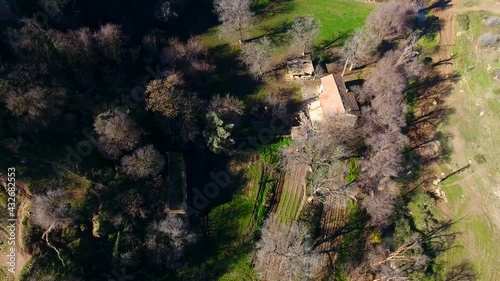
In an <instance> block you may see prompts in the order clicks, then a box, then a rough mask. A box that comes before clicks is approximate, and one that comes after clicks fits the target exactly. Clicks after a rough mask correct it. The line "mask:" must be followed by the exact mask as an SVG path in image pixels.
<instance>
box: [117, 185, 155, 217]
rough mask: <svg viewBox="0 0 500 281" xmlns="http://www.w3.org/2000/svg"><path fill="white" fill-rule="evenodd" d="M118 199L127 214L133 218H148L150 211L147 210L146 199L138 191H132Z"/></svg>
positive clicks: (120, 195)
mask: <svg viewBox="0 0 500 281" xmlns="http://www.w3.org/2000/svg"><path fill="white" fill-rule="evenodd" d="M117 199H118V201H119V203H121V206H123V210H124V211H125V213H126V214H128V215H130V216H131V217H132V218H141V219H144V218H146V216H147V214H148V209H147V208H146V205H145V204H146V203H145V201H144V197H143V196H142V195H141V194H139V192H137V190H134V189H132V190H128V191H126V192H125V193H123V194H119V195H118V196H117Z"/></svg>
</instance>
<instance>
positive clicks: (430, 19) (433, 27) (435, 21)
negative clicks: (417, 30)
mask: <svg viewBox="0 0 500 281" xmlns="http://www.w3.org/2000/svg"><path fill="white" fill-rule="evenodd" d="M442 28H443V20H441V19H440V18H438V17H436V16H434V15H428V16H426V18H425V21H424V24H423V26H422V34H423V36H422V37H423V38H424V39H427V40H432V39H434V38H435V37H436V35H437V34H438V33H439V31H441V29H442Z"/></svg>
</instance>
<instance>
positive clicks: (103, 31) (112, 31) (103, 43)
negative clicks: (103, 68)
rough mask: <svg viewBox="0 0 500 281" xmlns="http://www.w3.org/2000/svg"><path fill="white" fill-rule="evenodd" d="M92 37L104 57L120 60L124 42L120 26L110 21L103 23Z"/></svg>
mask: <svg viewBox="0 0 500 281" xmlns="http://www.w3.org/2000/svg"><path fill="white" fill-rule="evenodd" d="M94 37H95V39H96V41H97V45H98V46H100V50H101V51H102V53H103V55H104V56H105V57H106V58H108V59H112V60H115V61H120V55H121V53H122V52H123V42H124V37H123V34H122V32H121V28H120V26H118V25H115V24H111V23H108V24H105V25H103V26H101V28H100V29H99V30H98V31H97V32H96V33H95V34H94Z"/></svg>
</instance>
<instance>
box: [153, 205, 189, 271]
mask: <svg viewBox="0 0 500 281" xmlns="http://www.w3.org/2000/svg"><path fill="white" fill-rule="evenodd" d="M194 241H195V235H194V234H193V233H191V232H190V231H189V229H188V227H187V223H186V222H185V219H184V218H183V217H181V216H179V215H174V214H169V215H168V216H167V217H166V218H165V219H163V220H160V221H158V222H153V223H151V224H150V225H149V227H148V230H147V233H146V239H145V244H146V247H147V249H148V250H150V251H151V252H152V253H154V256H153V259H154V261H155V262H156V263H158V264H165V263H167V262H172V261H175V260H177V259H179V258H180V257H182V256H183V254H184V247H185V246H186V245H187V244H191V243H193V242H194Z"/></svg>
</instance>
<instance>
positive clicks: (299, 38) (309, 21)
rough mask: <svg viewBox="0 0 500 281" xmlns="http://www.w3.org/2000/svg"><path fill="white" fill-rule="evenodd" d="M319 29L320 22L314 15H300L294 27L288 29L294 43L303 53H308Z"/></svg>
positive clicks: (294, 22)
mask: <svg viewBox="0 0 500 281" xmlns="http://www.w3.org/2000/svg"><path fill="white" fill-rule="evenodd" d="M318 31H319V23H318V22H316V21H315V20H314V18H313V17H312V16H306V17H298V18H295V20H294V21H293V25H292V28H291V29H290V30H289V31H288V33H289V35H290V36H291V38H292V45H296V46H299V47H300V50H301V54H302V55H303V56H304V55H305V54H306V51H307V48H309V47H311V45H312V43H313V42H314V39H315V38H316V35H317V34H318Z"/></svg>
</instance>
